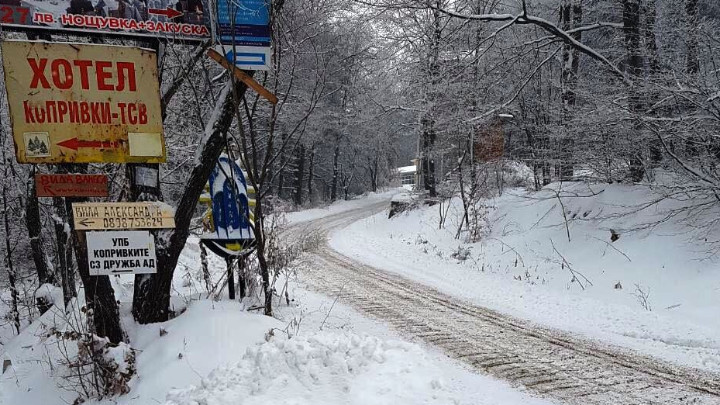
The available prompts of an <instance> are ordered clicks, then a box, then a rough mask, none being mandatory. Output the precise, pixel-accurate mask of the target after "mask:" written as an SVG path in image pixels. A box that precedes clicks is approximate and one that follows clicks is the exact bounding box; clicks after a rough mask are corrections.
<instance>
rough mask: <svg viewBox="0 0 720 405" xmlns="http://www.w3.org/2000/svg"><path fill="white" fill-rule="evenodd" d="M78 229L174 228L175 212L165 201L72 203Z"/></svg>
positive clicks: (74, 220)
mask: <svg viewBox="0 0 720 405" xmlns="http://www.w3.org/2000/svg"><path fill="white" fill-rule="evenodd" d="M72 209H73V222H74V225H75V230H76V231H87V230H97V229H157V228H175V211H174V210H173V209H172V208H171V207H170V206H169V205H167V204H165V203H162V202H108V203H73V204H72Z"/></svg>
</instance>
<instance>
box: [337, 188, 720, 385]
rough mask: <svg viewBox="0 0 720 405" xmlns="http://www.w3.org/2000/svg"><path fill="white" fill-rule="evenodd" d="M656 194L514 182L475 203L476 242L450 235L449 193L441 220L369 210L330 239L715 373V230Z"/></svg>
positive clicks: (555, 323)
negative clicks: (484, 213)
mask: <svg viewBox="0 0 720 405" xmlns="http://www.w3.org/2000/svg"><path fill="white" fill-rule="evenodd" d="M659 197H660V195H659V194H657V193H655V192H654V191H653V190H651V189H649V188H645V187H640V186H630V185H619V184H614V185H607V184H597V185H587V184H585V183H564V184H562V185H561V184H552V185H550V186H548V187H547V188H546V189H544V190H543V191H541V192H537V193H531V192H527V191H524V190H521V189H514V190H509V191H507V192H506V193H505V194H504V195H503V196H501V197H498V198H495V199H492V200H487V201H485V205H486V206H487V207H488V210H489V211H488V224H489V228H486V229H485V231H486V234H485V235H483V237H482V240H481V241H480V242H478V243H466V242H465V241H464V237H463V236H461V238H460V239H455V233H456V230H457V225H458V223H459V221H460V218H461V214H460V212H461V208H462V206H461V203H460V201H459V199H455V200H453V201H452V202H451V207H450V210H449V215H448V218H447V220H446V223H445V226H444V228H442V229H439V227H438V224H439V221H438V216H439V207H438V206H437V205H436V206H432V207H424V208H421V209H418V210H414V211H410V212H406V213H403V214H401V215H399V216H396V217H394V218H392V219H388V218H387V217H388V214H387V212H384V213H380V214H377V215H375V216H373V217H370V218H368V219H365V220H363V221H360V222H357V223H355V224H353V225H352V226H350V227H349V228H346V229H344V230H340V231H337V232H335V233H334V234H333V235H332V238H331V241H330V244H331V246H332V247H333V248H334V249H336V250H339V251H340V252H342V253H344V254H346V255H348V256H350V257H353V258H356V259H358V260H360V261H362V262H365V263H367V264H370V265H373V266H375V267H378V268H382V269H387V270H389V271H393V272H397V273H400V274H402V275H405V276H407V277H410V278H412V279H415V280H418V281H420V282H422V283H425V284H428V285H431V286H434V287H436V288H438V289H439V290H441V291H443V292H445V293H448V294H451V295H454V296H457V297H460V298H464V299H466V300H468V301H470V302H472V303H475V304H477V305H481V306H486V307H489V308H492V309H496V310H499V311H501V312H505V313H508V314H511V315H514V316H517V317H520V318H524V319H528V320H531V321H534V322H537V323H538V324H541V325H544V326H549V327H554V328H559V329H563V330H568V331H571V332H576V333H580V334H582V335H585V336H588V337H591V338H598V339H602V340H604V341H608V342H610V343H613V344H618V345H622V346H625V347H628V348H631V349H635V350H638V351H640V352H643V353H646V354H650V355H654V356H658V357H660V358H663V359H666V360H670V361H676V362H679V363H683V364H686V365H690V366H694V367H699V368H704V369H708V370H715V371H717V370H720V338H719V337H718V336H720V317H718V316H717V314H718V312H720V265H719V264H718V261H717V259H716V255H715V254H714V252H715V251H714V249H716V248H717V246H716V245H714V244H713V243H712V242H713V241H716V240H717V239H718V238H717V237H718V234H719V233H720V232H714V231H713V230H710V232H708V231H707V228H703V227H702V226H701V225H702V224H701V223H695V222H693V221H692V217H687V216H685V213H684V212H682V213H680V212H676V211H675V209H676V208H679V207H682V206H683V204H687V203H686V202H683V201H680V200H662V201H661V202H659V203H655V201H656V199H659ZM694 202H695V203H697V201H694ZM563 210H564V211H565V214H564V215H563ZM705 214H706V215H707V214H708V213H707V212H706V213H705ZM705 218H707V216H705ZM568 234H569V236H568ZM613 235H615V236H613Z"/></svg>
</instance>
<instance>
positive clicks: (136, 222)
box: [103, 218, 164, 229]
mask: <svg viewBox="0 0 720 405" xmlns="http://www.w3.org/2000/svg"><path fill="white" fill-rule="evenodd" d="M163 219H164V218H103V227H104V228H106V229H113V228H117V229H121V228H162V227H163V225H164V224H163Z"/></svg>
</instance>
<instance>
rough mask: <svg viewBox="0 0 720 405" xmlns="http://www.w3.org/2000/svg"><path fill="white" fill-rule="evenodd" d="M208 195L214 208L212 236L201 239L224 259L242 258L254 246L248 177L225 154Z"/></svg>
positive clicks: (212, 174)
mask: <svg viewBox="0 0 720 405" xmlns="http://www.w3.org/2000/svg"><path fill="white" fill-rule="evenodd" d="M209 191H210V192H209V195H210V198H211V200H210V201H211V204H212V224H211V225H212V226H211V230H212V232H209V233H205V234H203V235H202V236H201V237H200V239H201V241H202V243H204V244H205V245H206V246H207V247H208V248H209V249H210V250H211V251H213V252H214V253H215V254H217V255H219V256H221V257H232V256H240V255H242V254H244V253H245V249H246V248H248V247H250V246H252V245H254V243H255V231H254V229H253V226H254V221H253V217H252V215H251V212H250V206H251V205H254V203H255V200H254V199H253V200H251V199H250V198H249V190H248V186H247V181H246V180H245V173H243V171H242V169H241V168H240V166H239V165H238V164H237V163H236V162H234V161H232V160H231V159H230V158H229V157H228V156H227V155H225V154H223V155H221V156H220V158H219V159H218V163H217V165H215V168H214V169H213V171H212V172H211V173H210V179H209Z"/></svg>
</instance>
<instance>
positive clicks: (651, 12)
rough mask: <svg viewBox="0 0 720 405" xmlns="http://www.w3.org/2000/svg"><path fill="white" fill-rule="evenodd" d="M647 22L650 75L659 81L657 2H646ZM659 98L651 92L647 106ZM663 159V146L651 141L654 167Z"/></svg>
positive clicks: (645, 14) (651, 156)
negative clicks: (656, 27) (656, 23)
mask: <svg viewBox="0 0 720 405" xmlns="http://www.w3.org/2000/svg"><path fill="white" fill-rule="evenodd" d="M642 14H643V16H644V18H643V21H644V22H645V27H644V30H643V31H644V32H645V52H646V54H647V59H648V68H649V74H650V77H651V78H652V79H657V76H658V74H659V73H660V56H659V54H658V46H657V38H656V37H655V22H656V20H657V6H656V0H645V2H644V3H643V12H642ZM657 99H658V96H657V94H656V92H653V91H649V92H648V93H647V95H646V101H647V105H654V104H655V102H656V101H657ZM662 158H663V151H662V144H661V143H660V141H659V140H657V139H652V140H651V141H650V161H651V162H652V165H653V167H656V166H658V165H659V164H660V162H661V161H662Z"/></svg>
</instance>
